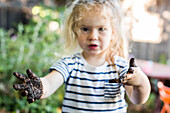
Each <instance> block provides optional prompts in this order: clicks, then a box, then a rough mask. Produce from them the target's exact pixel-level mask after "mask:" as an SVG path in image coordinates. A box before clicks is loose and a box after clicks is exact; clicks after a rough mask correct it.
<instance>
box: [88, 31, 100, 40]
mask: <svg viewBox="0 0 170 113" xmlns="http://www.w3.org/2000/svg"><path fill="white" fill-rule="evenodd" d="M88 39H89V40H97V39H98V32H97V31H96V30H92V31H91V32H90V34H89V36H88Z"/></svg>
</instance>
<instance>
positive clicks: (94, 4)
mask: <svg viewBox="0 0 170 113" xmlns="http://www.w3.org/2000/svg"><path fill="white" fill-rule="evenodd" d="M66 12H67V13H68V15H67V17H68V18H67V21H66V23H65V27H64V33H63V34H64V38H65V40H66V45H67V47H68V48H69V49H72V50H75V48H77V47H78V43H77V35H76V34H77V31H78V29H77V28H78V23H79V21H80V20H81V19H82V18H85V15H87V14H89V13H90V12H92V13H93V14H94V13H103V14H106V13H109V15H106V17H108V18H111V26H112V29H113V31H114V40H112V41H111V42H110V45H109V50H108V54H107V60H110V61H112V63H113V62H114V55H118V56H121V57H123V58H126V59H127V57H128V41H127V39H126V38H125V37H124V36H123V35H122V29H121V19H122V12H121V8H120V3H119V0H75V1H74V2H72V3H71V5H70V6H69V7H68V8H67V11H66Z"/></svg>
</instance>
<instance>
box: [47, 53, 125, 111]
mask: <svg viewBox="0 0 170 113" xmlns="http://www.w3.org/2000/svg"><path fill="white" fill-rule="evenodd" d="M114 59H115V60H114V62H115V65H116V70H115V68H114V67H113V65H110V64H109V63H108V62H105V64H103V65H102V66H98V67H94V66H91V65H89V64H88V63H87V62H86V61H85V59H84V58H83V56H82V54H81V53H76V54H73V55H72V56H70V57H65V58H62V59H60V60H59V61H57V62H56V63H54V64H53V65H52V67H51V68H50V70H57V71H59V72H60V73H61V74H62V76H63V77H64V81H65V86H66V90H65V96H64V101H63V107H62V112H63V113H65V112H67V113H68V112H69V113H91V112H96V113H98V112H99V113H118V112H119V113H126V109H127V108H126V102H125V98H124V94H125V89H124V87H123V85H122V84H119V83H109V80H110V79H114V78H118V77H119V76H120V75H124V74H126V72H127V70H128V63H127V61H125V60H124V59H123V58H122V57H119V56H115V58H114ZM118 73H119V75H118Z"/></svg>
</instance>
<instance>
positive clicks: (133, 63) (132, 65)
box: [127, 58, 137, 74]
mask: <svg viewBox="0 0 170 113" xmlns="http://www.w3.org/2000/svg"><path fill="white" fill-rule="evenodd" d="M133 67H137V66H136V62H135V58H131V59H130V62H129V69H128V72H127V73H128V74H129V73H133V71H134V70H133Z"/></svg>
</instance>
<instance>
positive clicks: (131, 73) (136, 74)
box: [121, 58, 145, 86]
mask: <svg viewBox="0 0 170 113" xmlns="http://www.w3.org/2000/svg"><path fill="white" fill-rule="evenodd" d="M143 77H145V75H144V73H143V72H142V71H141V69H140V68H139V67H138V66H137V65H136V62H135V59H134V58H131V59H130V62H129V69H128V72H127V74H126V75H125V76H124V78H123V80H122V81H121V83H123V84H125V85H132V86H140V85H141V84H142V82H143Z"/></svg>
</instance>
